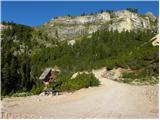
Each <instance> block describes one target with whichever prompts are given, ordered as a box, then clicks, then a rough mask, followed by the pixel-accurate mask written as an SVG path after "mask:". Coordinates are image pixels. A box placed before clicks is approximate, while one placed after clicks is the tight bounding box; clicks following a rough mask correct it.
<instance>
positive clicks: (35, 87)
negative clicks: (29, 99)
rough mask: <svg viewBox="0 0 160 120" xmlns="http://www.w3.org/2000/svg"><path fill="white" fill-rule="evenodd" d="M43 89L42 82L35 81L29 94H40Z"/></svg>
mask: <svg viewBox="0 0 160 120" xmlns="http://www.w3.org/2000/svg"><path fill="white" fill-rule="evenodd" d="M43 89H44V84H43V83H42V81H37V82H36V84H35V85H33V87H32V89H31V93H33V94H40V93H41V92H42V91H43Z"/></svg>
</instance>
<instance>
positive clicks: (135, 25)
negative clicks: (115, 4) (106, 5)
mask: <svg viewBox="0 0 160 120" xmlns="http://www.w3.org/2000/svg"><path fill="white" fill-rule="evenodd" d="M156 20H157V18H156V17H155V16H153V15H152V13H150V12H148V13H146V14H144V15H140V14H137V13H133V12H130V11H128V10H121V11H116V12H113V13H108V12H103V13H98V14H93V15H85V16H71V17H69V16H64V17H57V18H56V19H52V20H50V21H49V22H48V23H46V24H44V27H45V30H46V32H47V34H48V35H49V36H56V31H57V32H58V36H59V39H60V40H66V39H67V40H68V39H69V40H72V39H74V37H78V36H81V35H84V34H87V35H88V34H91V33H93V32H96V31H97V30H99V29H103V28H108V29H109V30H118V32H122V31H123V30H124V31H131V30H136V29H153V28H156V26H157V25H155V23H154V22H155V21H156ZM151 22H152V24H151ZM153 23H154V24H153Z"/></svg>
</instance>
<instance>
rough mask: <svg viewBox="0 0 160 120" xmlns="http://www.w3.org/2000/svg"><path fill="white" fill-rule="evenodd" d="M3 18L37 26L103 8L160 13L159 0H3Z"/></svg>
mask: <svg viewBox="0 0 160 120" xmlns="http://www.w3.org/2000/svg"><path fill="white" fill-rule="evenodd" d="M1 7H2V8H1V12H2V16H1V20H5V21H13V22H15V23H19V24H24V25H29V26H36V25H40V24H43V23H45V22H47V21H48V20H50V19H51V18H53V17H55V16H64V15H68V14H70V15H74V16H76V15H80V14H81V13H83V12H85V13H90V12H96V11H99V10H101V9H104V10H106V9H109V10H121V9H125V8H137V9H138V10H139V13H141V14H143V13H145V12H147V11H151V12H152V13H153V14H154V15H156V16H158V15H159V13H158V12H159V10H158V8H159V5H158V1H148V2H147V1H145V2H144V1H143V2H142V1H141V2H135V1H134V2H133V1H130V2H129V1H124V2H122V1H121V2H118V1H114V2H112V1H110V2H104V1H101V2H100V1H95V2H93V1H92V2H87V1H83V2H82V1H77V2H74V1H72V2H64V1H63V2H62V1H61V2H60V1H59V2H56V1H48V2H43V1H41V2H35V1H34V2H32V1H26V2H24V1H23V2H22V1H17V2H11V1H5V2H4V1H3V2H2V4H1Z"/></svg>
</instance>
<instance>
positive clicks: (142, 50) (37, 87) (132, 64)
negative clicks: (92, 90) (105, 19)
mask: <svg viewBox="0 0 160 120" xmlns="http://www.w3.org/2000/svg"><path fill="white" fill-rule="evenodd" d="M3 24H4V25H5V26H6V28H5V29H3V30H2V31H1V38H2V40H1V41H2V42H1V78H2V80H1V86H2V95H3V96H5V95H12V94H14V93H19V92H28V93H32V94H38V93H40V92H41V90H42V89H43V83H41V82H40V81H39V80H38V78H39V76H40V74H41V73H42V72H43V70H44V69H45V68H47V67H54V66H55V65H57V66H58V67H59V68H60V69H61V71H62V74H61V76H60V77H59V78H58V82H57V83H56V84H55V85H51V86H52V87H53V88H54V89H58V90H61V91H66V90H67V91H70V90H71V91H73V90H77V89H80V88H83V87H88V86H96V85H99V84H100V83H99V82H98V80H96V78H95V77H94V75H92V74H90V75H88V76H87V75H85V74H83V75H82V76H78V78H77V79H79V81H80V82H74V83H71V82H70V81H69V80H70V76H71V75H72V74H73V73H75V72H77V71H84V70H88V71H91V70H92V69H98V68H102V67H106V69H107V70H112V69H113V68H118V67H121V68H130V69H131V70H134V71H135V72H133V73H130V74H124V78H133V79H135V78H140V79H143V80H142V81H141V82H143V81H145V80H148V81H149V82H150V83H152V84H155V83H157V82H158V74H159V71H158V70H159V56H158V54H159V53H158V51H159V48H158V46H152V44H151V41H150V39H151V38H152V37H153V36H154V33H152V32H151V31H150V30H143V31H142V30H136V31H130V32H129V31H123V32H121V33H119V32H118V31H109V30H107V29H104V30H99V31H97V32H95V33H92V35H91V37H88V36H87V35H84V36H82V38H81V40H79V41H77V42H76V43H75V44H74V45H69V44H68V43H67V41H62V42H59V41H58V39H53V38H50V37H48V36H47V35H46V34H44V33H43V32H41V31H36V30H35V29H34V28H33V27H29V26H25V25H19V24H15V23H9V22H3ZM39 40H45V41H51V42H52V44H53V46H52V47H46V46H44V45H43V44H39V42H38V41H39ZM136 71H138V72H136ZM153 76H154V77H156V78H157V79H156V80H155V79H153V80H152V79H151V78H152V77H153ZM90 78H92V79H93V80H94V81H93V83H92V82H89V83H87V82H86V81H87V80H88V79H90ZM144 78H146V79H144ZM84 82H85V83H86V84H83V83H84ZM125 82H130V81H127V80H126V81H125ZM64 83H65V84H64ZM68 86H69V87H68Z"/></svg>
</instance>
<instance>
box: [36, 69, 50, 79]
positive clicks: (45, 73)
mask: <svg viewBox="0 0 160 120" xmlns="http://www.w3.org/2000/svg"><path fill="white" fill-rule="evenodd" d="M50 71H51V68H46V69H45V70H44V71H43V73H42V74H41V76H40V77H39V79H40V80H43V79H45V77H46V76H47V75H48V73H49V72H50Z"/></svg>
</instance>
